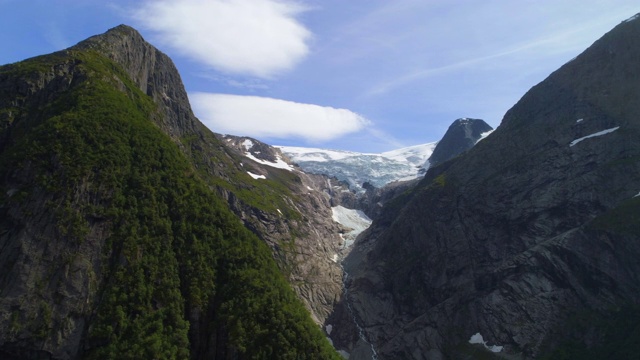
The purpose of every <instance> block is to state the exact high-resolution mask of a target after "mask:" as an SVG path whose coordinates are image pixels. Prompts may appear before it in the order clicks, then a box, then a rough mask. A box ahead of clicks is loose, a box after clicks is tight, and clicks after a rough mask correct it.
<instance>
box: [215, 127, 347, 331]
mask: <svg viewBox="0 0 640 360" xmlns="http://www.w3.org/2000/svg"><path fill="white" fill-rule="evenodd" d="M220 137H221V138H222V141H223V142H224V143H225V144H226V145H227V146H228V147H229V148H230V149H231V150H232V151H234V152H235V153H236V154H237V155H238V156H241V157H242V167H243V169H244V170H245V171H248V172H251V173H252V174H255V175H257V176H263V177H264V179H261V178H260V179H255V180H254V181H258V182H259V181H267V182H279V183H280V184H284V185H285V186H287V188H288V189H289V190H290V191H291V194H290V196H289V197H288V198H287V199H286V201H287V204H288V205H289V206H290V208H291V209H293V210H294V211H295V212H296V213H297V214H299V217H297V218H295V219H291V218H287V217H285V216H284V215H283V214H282V212H281V211H277V212H276V213H275V214H273V213H269V212H265V211H261V210H260V209H256V208H252V207H250V206H247V205H245V204H242V203H241V202H239V201H237V199H234V198H232V197H233V194H228V196H230V198H229V203H230V205H231V207H232V209H233V210H234V211H235V212H236V213H237V214H239V215H240V217H241V219H242V220H243V221H244V223H245V225H246V226H247V227H249V228H250V229H251V230H252V231H254V232H255V233H256V234H258V235H259V236H260V237H261V238H262V239H263V240H265V241H266V242H267V244H269V246H270V247H271V248H272V249H273V251H274V255H275V256H276V258H278V259H279V262H280V264H281V266H282V267H283V270H284V271H285V272H286V273H288V275H289V279H290V282H291V284H292V286H293V288H294V290H295V291H296V292H297V293H298V295H299V296H300V297H301V298H302V299H303V300H304V302H305V304H306V305H307V306H308V308H309V309H310V310H311V312H312V316H313V318H314V320H315V321H316V322H317V323H318V324H323V323H324V321H325V319H326V317H327V316H328V315H329V314H330V313H331V312H332V311H333V307H334V306H335V304H336V303H337V302H338V301H339V299H340V296H341V294H342V269H341V268H340V265H339V260H340V259H341V258H342V254H341V252H342V245H343V244H342V239H341V238H340V236H339V234H340V232H342V231H343V230H342V229H341V228H340V226H339V224H337V223H336V222H334V221H333V220H332V218H331V206H332V203H331V201H332V198H334V197H337V194H340V193H343V192H344V193H349V194H353V193H352V192H351V191H349V189H348V186H347V185H346V184H341V183H339V182H337V181H335V180H331V179H329V178H327V177H326V176H323V175H313V174H306V173H304V172H302V171H301V170H300V169H299V168H297V167H294V166H293V165H290V164H289V160H288V159H287V158H286V156H284V155H283V154H282V152H281V151H280V150H279V149H278V148H275V147H272V146H269V145H267V144H265V143H263V142H261V141H259V140H256V139H252V138H248V137H239V136H231V135H226V136H224V137H222V136H220Z"/></svg>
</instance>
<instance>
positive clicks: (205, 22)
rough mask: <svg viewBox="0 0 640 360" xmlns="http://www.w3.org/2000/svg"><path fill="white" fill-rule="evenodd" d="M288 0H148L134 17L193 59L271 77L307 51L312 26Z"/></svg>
mask: <svg viewBox="0 0 640 360" xmlns="http://www.w3.org/2000/svg"><path fill="white" fill-rule="evenodd" d="M304 10H305V9H304V8H303V7H302V6H301V5H299V4H297V3H295V2H293V1H290V0H181V1H174V0H154V1H151V0H147V1H145V2H144V3H143V4H142V5H141V6H140V7H139V8H137V9H136V10H135V11H134V12H133V17H134V19H135V20H136V21H137V22H139V23H140V24H142V25H143V26H144V27H146V28H148V29H150V30H152V31H154V32H155V33H156V34H157V35H158V37H159V41H160V42H162V43H164V44H166V45H168V46H170V47H171V48H173V49H175V50H177V51H178V52H180V53H182V54H183V55H185V56H187V57H189V58H191V59H192V60H195V61H198V62H200V63H203V64H206V65H208V66H211V67H212V68H214V69H216V70H219V71H223V72H227V73H234V74H242V75H250V76H257V77H260V78H272V77H274V76H276V75H277V74H279V73H282V72H284V71H286V70H289V69H291V68H293V67H294V66H295V65H296V64H297V63H299V62H300V61H301V60H302V59H303V58H304V57H305V56H306V55H307V54H308V53H309V48H308V45H307V43H308V41H309V40H310V39H311V32H310V31H309V30H307V28H305V27H304V26H303V25H302V24H301V23H300V22H299V21H298V20H297V18H296V16H298V15H299V14H300V13H301V12H303V11H304Z"/></svg>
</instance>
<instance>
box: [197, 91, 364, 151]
mask: <svg viewBox="0 0 640 360" xmlns="http://www.w3.org/2000/svg"><path fill="white" fill-rule="evenodd" d="M189 100H190V101H191V105H192V106H193V109H194V112H195V113H196V115H197V116H198V117H199V118H200V120H202V122H203V123H204V124H205V125H207V127H209V128H210V129H211V130H212V131H215V132H218V133H224V134H234V135H244V136H251V137H256V138H265V137H266V138H275V139H287V138H301V139H304V140H306V141H309V142H312V143H317V142H323V141H329V140H333V139H336V138H339V137H341V136H343V135H346V134H349V133H354V132H357V131H360V130H363V129H365V128H366V127H368V126H369V125H370V122H369V120H367V119H365V118H364V117H362V116H360V115H358V114H356V113H354V112H352V111H350V110H347V109H336V108H332V107H326V106H319V105H313V104H303V103H297V102H292V101H285V100H280V99H272V98H267V97H259V96H240V95H227V94H211V93H191V94H189Z"/></svg>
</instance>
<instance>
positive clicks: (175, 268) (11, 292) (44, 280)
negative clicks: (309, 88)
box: [0, 26, 339, 359]
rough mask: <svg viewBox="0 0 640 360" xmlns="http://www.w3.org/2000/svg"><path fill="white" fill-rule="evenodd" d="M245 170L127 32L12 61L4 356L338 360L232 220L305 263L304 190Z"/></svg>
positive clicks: (174, 79)
mask: <svg viewBox="0 0 640 360" xmlns="http://www.w3.org/2000/svg"><path fill="white" fill-rule="evenodd" d="M242 162H243V159H242V158H241V157H239V156H238V155H237V154H236V153H235V152H234V151H232V150H231V149H230V148H228V147H226V146H225V145H224V144H223V143H222V142H221V141H220V140H219V139H218V138H217V137H216V136H215V135H214V134H213V133H211V132H210V131H208V130H207V129H206V128H204V126H203V125H202V124H201V123H200V122H199V121H197V119H196V118H195V117H194V116H193V114H192V113H191V110H190V107H189V104H188V102H187V98H186V93H185V91H184V88H183V87H182V83H181V81H180V77H179V74H178V72H177V71H176V69H175V67H174V66H173V64H172V62H171V60H170V59H169V58H168V57H167V56H166V55H164V54H162V53H161V52H159V51H158V50H156V49H155V48H153V47H152V46H151V45H149V44H148V43H146V42H145V41H144V40H143V39H142V37H141V36H140V35H139V34H138V33H137V32H136V31H135V30H133V29H131V28H129V27H126V26H119V27H117V28H114V29H112V30H110V31H108V32H107V33H105V34H103V35H100V36H97V37H93V38H91V39H88V40H86V41H84V42H82V43H80V44H78V45H77V46H75V47H72V48H70V49H67V50H64V51H61V52H58V53H55V54H51V55H46V56H41V57H37V58H33V59H28V60H26V61H23V62H19V63H16V64H11V65H7V66H3V67H1V68H0V174H1V175H0V190H1V191H0V269H2V270H1V271H0V274H1V275H0V309H1V311H0V357H2V358H6V359H42V358H52V359H75V358H100V359H102V358H123V357H125V358H220V359H243V358H256V357H262V358H273V357H277V356H282V357H288V356H291V357H293V358H335V357H336V356H337V354H336V353H335V352H333V351H332V349H331V348H330V347H329V344H328V343H327V342H326V340H325V339H324V337H323V336H322V334H321V332H320V329H319V328H318V327H317V326H316V325H315V324H313V322H312V321H311V320H310V318H309V314H308V313H307V312H306V311H305V310H304V308H303V306H302V305H301V303H300V302H299V300H297V298H296V297H295V295H294V293H293V292H292V291H291V289H290V287H289V285H288V284H287V282H286V281H285V280H284V278H283V276H282V269H283V266H285V265H287V264H288V262H286V261H285V262H281V263H280V264H279V266H280V270H278V268H277V267H276V263H275V262H274V260H273V253H272V251H271V250H270V248H269V247H267V246H266V245H265V242H264V241H262V240H259V239H258V238H257V237H256V236H255V235H254V234H252V233H251V232H249V231H248V230H247V229H246V228H245V227H244V226H243V224H242V222H241V221H240V219H238V217H237V216H236V215H234V214H233V213H232V212H231V211H230V210H229V204H241V205H239V206H237V207H236V208H234V209H235V210H236V211H238V210H239V209H241V210H242V209H245V210H246V209H250V211H251V214H252V215H251V216H261V215H264V216H266V217H270V218H268V219H267V220H269V219H275V220H274V221H273V223H275V224H276V226H279V225H278V224H285V225H284V226H285V227H284V229H275V230H276V231H282V233H285V234H287V232H289V233H290V234H292V237H291V238H287V239H286V241H285V242H283V241H280V242H279V243H278V244H277V246H289V249H290V252H291V253H293V254H297V253H299V252H301V251H300V250H298V249H297V248H296V246H297V245H296V242H295V238H296V237H297V234H295V233H294V231H296V230H298V229H305V228H304V227H302V226H295V223H296V222H304V221H305V220H306V219H305V218H304V214H301V213H300V211H299V210H298V208H296V207H295V206H294V205H293V204H292V198H294V196H295V195H294V193H293V192H292V191H291V189H290V188H288V187H287V186H286V185H283V183H284V184H290V183H296V182H299V181H300V180H299V178H298V177H296V176H293V175H292V176H290V177H289V178H287V179H286V180H287V181H286V182H285V181H274V182H273V183H270V184H265V183H260V182H254V181H253V180H254V179H252V177H251V176H250V175H249V174H247V172H246V171H245V170H244V168H243V166H242ZM274 174H277V175H278V176H282V172H275V173H274ZM282 177H283V176H282ZM274 184H275V185H277V186H274ZM278 184H279V185H278ZM285 195H286V196H285ZM274 213H275V214H279V215H276V217H273V214H274ZM278 217H282V218H283V219H284V220H278ZM261 220H262V219H261ZM245 223H247V220H246V219H245ZM264 223H265V225H264V226H265V229H267V230H268V231H271V230H273V229H270V228H269V224H270V222H269V221H265V222H264ZM290 224H294V225H293V226H289V225H290ZM254 230H255V229H254ZM267 230H265V231H267ZM256 233H258V235H260V230H258V231H256ZM301 237H302V236H301ZM270 245H272V248H273V247H274V246H275V245H274V244H270ZM286 259H288V258H286ZM323 261H326V262H330V259H323ZM337 281H339V279H338V280H337ZM299 292H300V293H302V292H301V291H299ZM329 301H331V300H329ZM310 303H312V302H310Z"/></svg>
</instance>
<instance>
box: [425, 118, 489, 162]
mask: <svg viewBox="0 0 640 360" xmlns="http://www.w3.org/2000/svg"><path fill="white" fill-rule="evenodd" d="M492 130H493V128H492V127H491V126H489V124H487V123H486V122H484V120H480V119H469V118H462V119H458V120H456V121H454V122H453V123H452V124H451V125H450V126H449V128H448V129H447V132H446V133H445V134H444V136H443V137H442V140H440V141H438V145H437V146H436V147H435V149H433V153H432V154H431V156H430V157H429V164H430V165H431V166H435V165H438V164H440V163H442V162H445V161H447V160H449V159H451V158H454V157H456V156H458V155H460V154H461V153H462V152H464V151H467V150H469V149H471V148H472V147H473V146H474V145H475V144H476V143H477V142H478V141H480V140H481V139H482V138H484V137H486V136H487V135H488V134H490V133H491V131H492ZM427 168H428V166H427Z"/></svg>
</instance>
